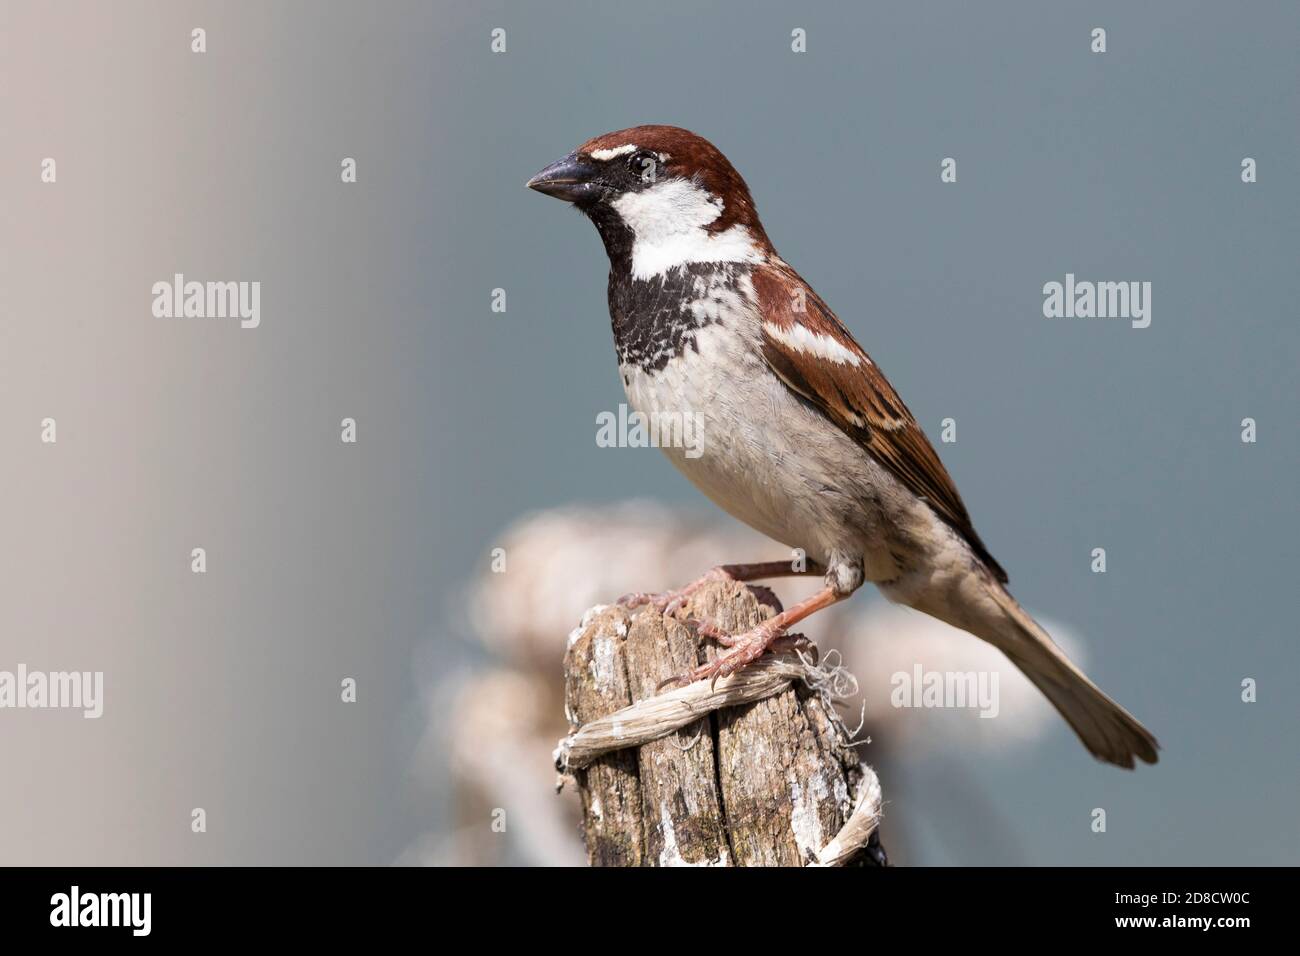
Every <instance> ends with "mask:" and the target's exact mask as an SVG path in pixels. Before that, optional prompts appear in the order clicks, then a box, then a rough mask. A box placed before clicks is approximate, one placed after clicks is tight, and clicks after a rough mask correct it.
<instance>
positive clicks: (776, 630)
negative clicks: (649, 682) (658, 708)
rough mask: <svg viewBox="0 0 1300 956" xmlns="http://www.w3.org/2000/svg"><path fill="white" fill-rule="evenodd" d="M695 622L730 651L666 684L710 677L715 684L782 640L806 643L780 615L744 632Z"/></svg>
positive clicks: (690, 681)
mask: <svg viewBox="0 0 1300 956" xmlns="http://www.w3.org/2000/svg"><path fill="white" fill-rule="evenodd" d="M691 623H692V624H693V625H694V626H695V628H696V631H697V632H698V633H699V634H701V635H702V636H704V637H707V638H710V639H712V640H714V641H717V642H718V643H719V644H721V645H722V646H723V647H726V648H728V651H727V653H726V654H722V655H720V656H719V657H717V658H716V659H715V660H712V661H709V662H708V663H707V664H701V665H700V666H699V667H697V668H695V670H693V671H691V672H690V673H688V674H680V675H678V676H677V677H673V678H670V679H669V680H667V681H665V682H664V684H691V683H694V682H695V681H697V680H707V681H710V684H711V685H712V684H716V683H717V682H718V678H719V677H729V676H730V675H732V674H734V673H736V671H738V670H740V669H741V668H742V667H744V666H745V665H746V664H752V663H753V662H754V661H756V660H758V659H759V658H760V657H762V656H763V654H764V653H765V652H766V651H767V650H768V649H769V648H771V647H772V646H773V645H774V644H777V643H778V642H780V643H782V644H785V643H789V644H790V645H791V646H797V645H798V644H799V643H800V642H805V638H804V637H803V635H802V634H787V633H786V626H785V625H784V624H782V623H781V622H780V621H778V619H777V618H770V619H768V620H766V621H764V622H763V623H762V624H760V625H758V626H757V627H754V628H750V629H749V630H748V631H744V632H742V633H740V634H726V633H724V632H722V631H721V630H719V629H718V628H717V627H716V626H714V625H712V624H709V623H707V622H701V621H692V622H691ZM660 686H661V687H662V686H664V685H663V684H661V685H660Z"/></svg>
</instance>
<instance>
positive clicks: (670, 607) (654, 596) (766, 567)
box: [618, 561, 822, 636]
mask: <svg viewBox="0 0 1300 956" xmlns="http://www.w3.org/2000/svg"><path fill="white" fill-rule="evenodd" d="M821 573H822V567H821V565H819V564H818V563H817V562H816V561H806V562H804V565H803V569H802V570H797V569H796V568H795V565H794V563H793V562H791V561H760V562H757V563H754V564H720V565H718V566H717V567H716V568H712V569H711V570H709V571H708V572H706V573H705V574H704V575H703V576H702V577H699V578H696V579H695V580H694V581H692V582H691V583H690V584H687V585H685V586H684V587H680V588H676V589H674V590H671V591H659V592H657V593H634V594H625V595H623V596H622V597H621V598H619V599H618V603H619V604H622V605H623V606H624V607H641V606H642V605H647V604H648V605H650V606H651V607H653V608H654V609H655V610H657V611H658V612H659V613H660V614H668V615H670V616H672V617H676V616H677V612H679V611H680V610H681V609H682V608H683V607H685V605H686V602H687V601H689V600H690V598H691V595H692V594H694V593H695V592H696V591H698V590H699V589H700V588H702V587H704V585H706V584H709V583H711V582H714V581H761V580H763V579H764V578H780V577H790V576H794V575H799V574H821ZM701 633H704V632H703V631H701ZM710 636H712V635H710Z"/></svg>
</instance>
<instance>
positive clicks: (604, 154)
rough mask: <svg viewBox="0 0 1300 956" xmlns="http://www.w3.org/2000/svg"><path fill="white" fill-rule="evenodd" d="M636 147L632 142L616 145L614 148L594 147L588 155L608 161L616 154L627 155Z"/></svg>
mask: <svg viewBox="0 0 1300 956" xmlns="http://www.w3.org/2000/svg"><path fill="white" fill-rule="evenodd" d="M634 149H636V147H635V146H633V145H632V144H631V143H627V144H626V145H624V146H615V147H614V148H613V149H593V150H592V151H591V152H590V153H589V154H588V155H589V156H591V158H592V159H594V160H596V161H597V162H601V163H607V162H609V161H610V160H611V159H613V158H614V157H615V156H626V155H627V154H628V153H630V152H632V151H633V150H634Z"/></svg>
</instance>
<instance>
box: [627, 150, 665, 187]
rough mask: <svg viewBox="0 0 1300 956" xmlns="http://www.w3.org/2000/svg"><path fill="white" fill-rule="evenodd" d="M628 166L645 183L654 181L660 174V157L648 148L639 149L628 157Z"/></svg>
mask: <svg viewBox="0 0 1300 956" xmlns="http://www.w3.org/2000/svg"><path fill="white" fill-rule="evenodd" d="M627 167H628V169H630V170H632V175H634V176H636V177H637V178H638V179H640V180H641V182H643V183H652V182H654V181H655V179H656V178H657V177H658V175H659V157H658V156H656V155H655V154H654V153H652V152H650V150H648V149H638V150H637V151H636V152H635V153H633V154H632V155H631V156H629V157H628V158H627Z"/></svg>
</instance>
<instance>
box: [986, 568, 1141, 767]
mask: <svg viewBox="0 0 1300 956" xmlns="http://www.w3.org/2000/svg"><path fill="white" fill-rule="evenodd" d="M989 594H990V596H991V597H992V598H993V600H994V603H996V605H997V607H998V610H999V611H1000V612H1001V613H1000V614H991V615H989V617H987V618H986V619H985V621H986V623H987V624H988V626H987V627H982V628H980V629H979V631H977V636H979V637H982V638H984V640H986V641H988V642H989V643H990V644H992V645H993V646H994V647H996V648H998V649H999V650H1000V651H1002V653H1004V654H1005V655H1006V656H1007V657H1008V658H1010V659H1011V662H1012V663H1013V664H1015V665H1016V666H1017V667H1019V668H1020V670H1021V671H1023V672H1024V674H1025V676H1026V677H1028V678H1029V679H1030V680H1031V681H1033V682H1034V684H1035V686H1037V687H1038V689H1039V690H1041V691H1042V692H1043V694H1044V695H1046V697H1047V699H1048V700H1050V701H1051V702H1052V706H1054V707H1055V708H1056V709H1057V710H1058V711H1060V713H1061V716H1062V717H1064V718H1065V719H1066V721H1067V722H1068V723H1069V725H1070V726H1071V727H1072V728H1073V729H1074V732H1075V733H1076V734H1078V735H1079V739H1080V740H1082V741H1083V745H1084V746H1085V747H1087V748H1088V752H1089V753H1090V754H1092V755H1093V756H1094V757H1096V758H1097V759H1098V760H1104V761H1106V762H1107V763H1113V764H1115V765H1116V766H1119V767H1126V768H1128V769H1130V770H1131V769H1132V768H1133V758H1134V757H1137V758H1138V759H1139V760H1143V761H1145V762H1146V763H1155V762H1156V750H1157V749H1159V747H1160V745H1159V744H1158V743H1157V742H1156V738H1155V737H1153V736H1152V735H1151V732H1150V731H1149V730H1147V729H1146V728H1145V727H1143V726H1142V725H1141V724H1140V723H1138V721H1137V719H1136V718H1135V717H1134V716H1133V715H1132V714H1130V713H1129V712H1128V711H1127V710H1125V709H1124V708H1123V707H1121V706H1120V705H1119V704H1117V703H1115V702H1114V701H1113V700H1111V699H1110V698H1109V697H1107V696H1106V695H1105V694H1104V693H1102V691H1101V689H1100V688H1099V687H1097V685H1096V684H1094V683H1093V682H1092V681H1090V680H1089V679H1088V678H1087V676H1086V675H1085V674H1084V673H1083V671H1081V670H1079V668H1078V667H1076V666H1075V665H1074V664H1073V663H1071V662H1070V659H1069V658H1068V657H1066V656H1065V652H1064V651H1062V650H1061V649H1060V648H1059V647H1057V646H1056V644H1055V643H1054V642H1053V641H1052V639H1051V638H1050V637H1048V636H1047V632H1046V631H1044V630H1043V629H1042V628H1041V627H1039V626H1038V622H1037V621H1035V620H1034V619H1033V618H1032V617H1030V616H1029V613H1028V612H1027V611H1026V610H1025V609H1024V608H1022V607H1021V606H1020V604H1019V603H1018V602H1017V601H1016V599H1015V598H1013V597H1012V596H1011V595H1010V594H1009V593H1008V592H1007V591H1006V590H1005V589H1004V588H1002V587H1000V586H997V585H993V586H992V587H990V588H989Z"/></svg>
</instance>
